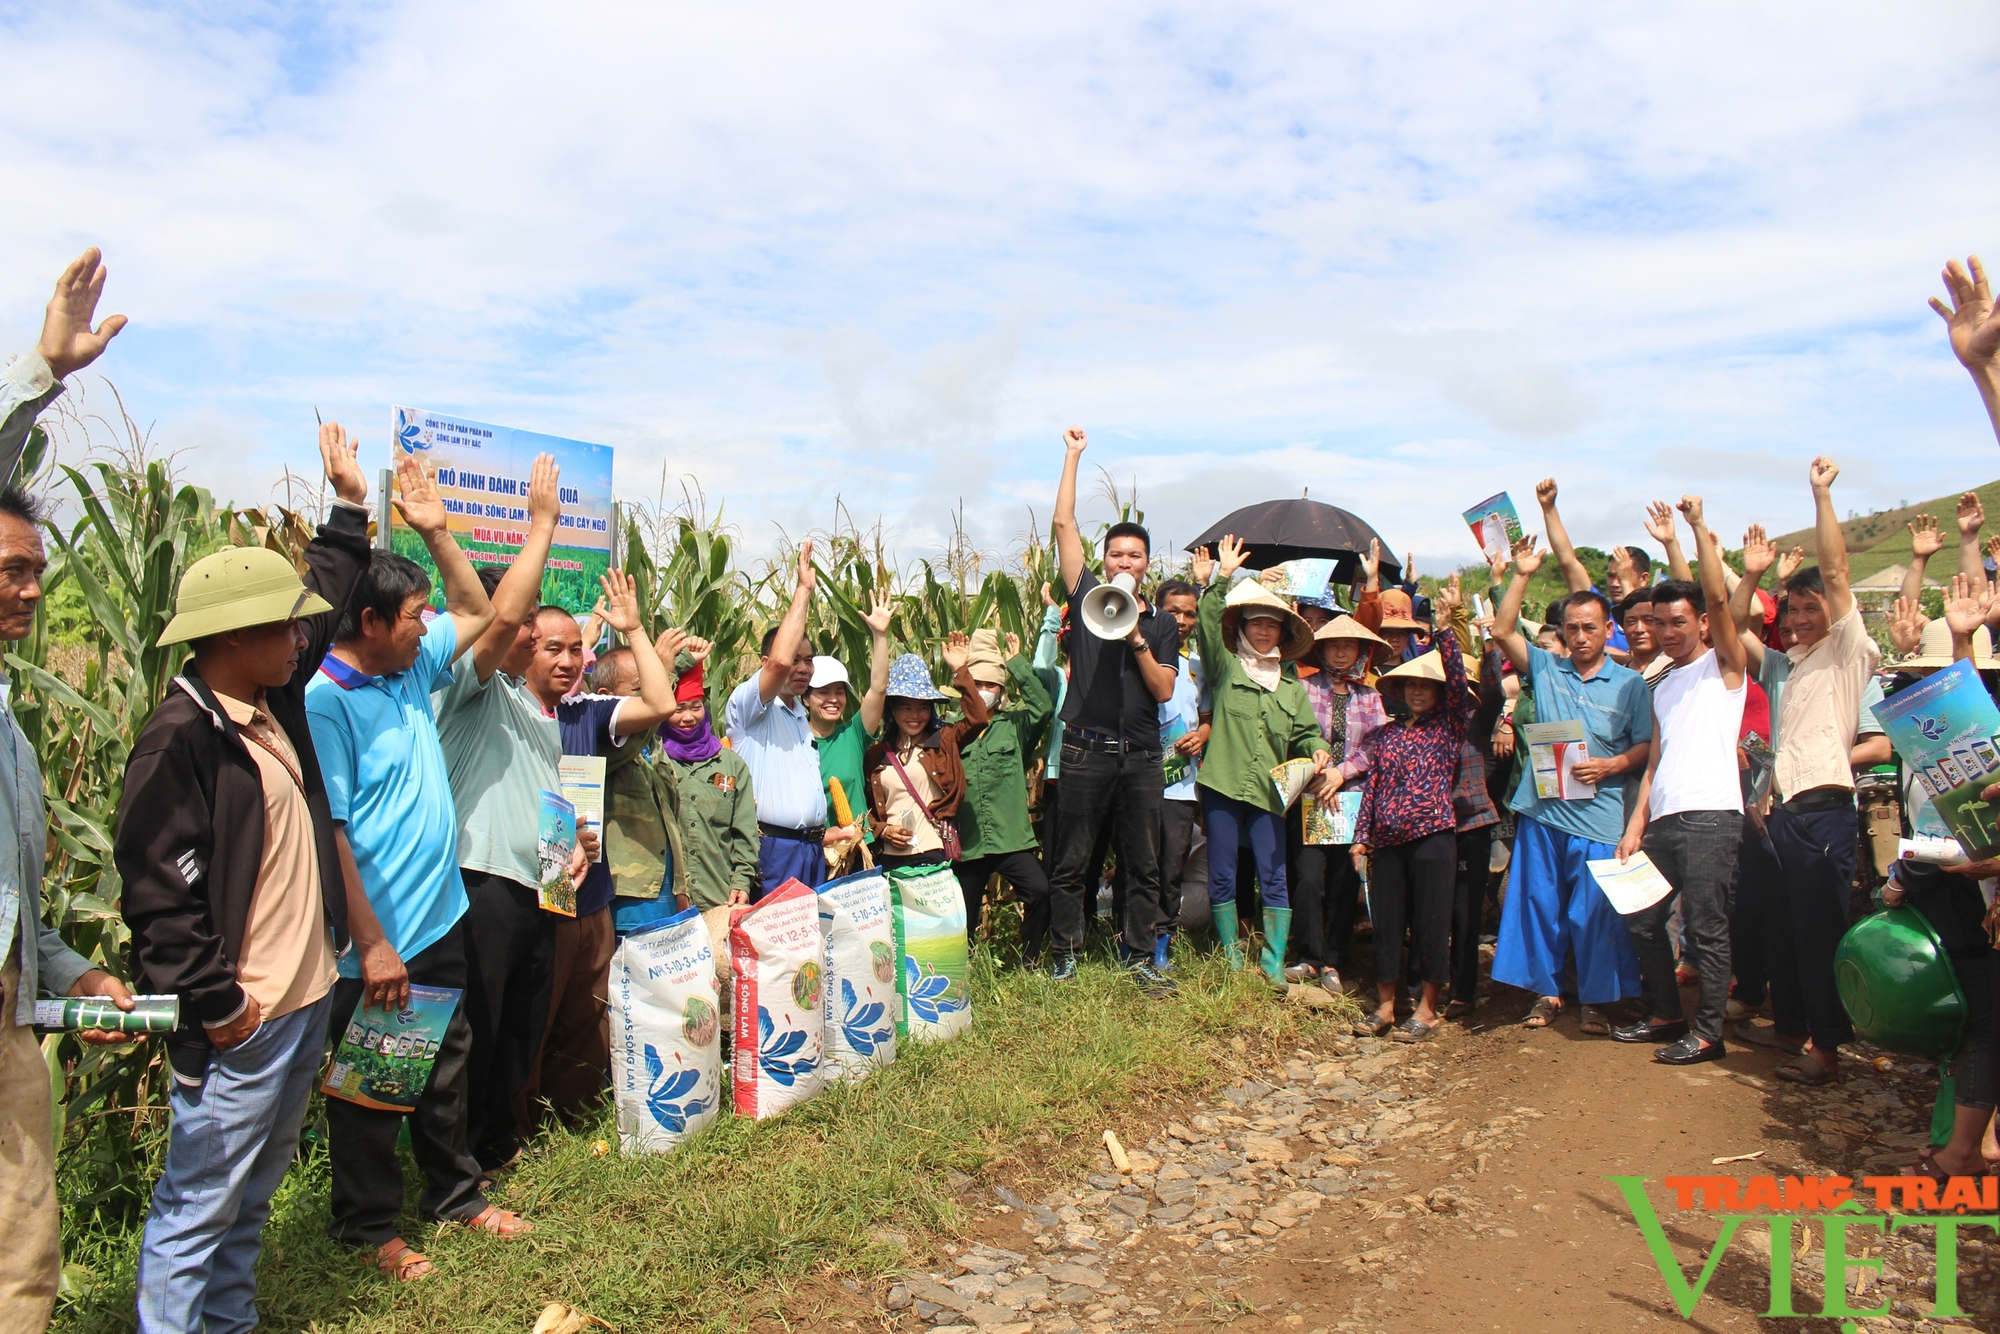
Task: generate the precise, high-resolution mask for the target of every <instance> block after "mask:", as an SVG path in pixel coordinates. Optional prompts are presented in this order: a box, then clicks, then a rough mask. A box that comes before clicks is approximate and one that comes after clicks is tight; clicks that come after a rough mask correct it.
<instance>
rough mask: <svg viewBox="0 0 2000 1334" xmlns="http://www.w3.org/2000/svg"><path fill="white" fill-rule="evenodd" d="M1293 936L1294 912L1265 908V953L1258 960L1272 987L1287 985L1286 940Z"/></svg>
mask: <svg viewBox="0 0 2000 1334" xmlns="http://www.w3.org/2000/svg"><path fill="white" fill-rule="evenodd" d="M1291 934H1292V910H1291V909H1290V908H1273V907H1271V906H1270V905H1269V904H1266V905H1265V906H1264V953H1263V956H1262V957H1261V958H1260V959H1259V960H1258V962H1259V963H1261V964H1263V965H1264V976H1265V977H1268V978H1270V979H1271V985H1272V986H1274V987H1282V986H1284V985H1285V938H1286V937H1287V936H1289V935H1291Z"/></svg>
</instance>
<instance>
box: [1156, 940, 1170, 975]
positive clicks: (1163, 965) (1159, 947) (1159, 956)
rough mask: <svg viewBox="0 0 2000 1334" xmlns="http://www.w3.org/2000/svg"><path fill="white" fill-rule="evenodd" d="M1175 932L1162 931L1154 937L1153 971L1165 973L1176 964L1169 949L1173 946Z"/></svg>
mask: <svg viewBox="0 0 2000 1334" xmlns="http://www.w3.org/2000/svg"><path fill="white" fill-rule="evenodd" d="M1173 943H1174V933H1173V932H1171V931H1162V932H1160V934H1159V935H1157V936H1155V937H1154V938H1153V971H1154V972H1156V973H1164V972H1167V971H1168V970H1169V969H1171V968H1172V967H1173V966H1174V965H1173V962H1172V959H1171V957H1170V956H1169V954H1168V951H1169V950H1170V949H1171V948H1172V947H1173Z"/></svg>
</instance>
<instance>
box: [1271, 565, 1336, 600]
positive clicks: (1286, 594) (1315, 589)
mask: <svg viewBox="0 0 2000 1334" xmlns="http://www.w3.org/2000/svg"><path fill="white" fill-rule="evenodd" d="M1278 568H1279V569H1281V570H1283V571H1284V572H1285V577H1284V579H1283V581H1282V582H1280V583H1279V585H1278V586H1277V588H1276V589H1275V590H1273V591H1274V592H1276V593H1277V595H1278V596H1279V597H1283V598H1316V597H1319V596H1320V595H1321V594H1323V593H1325V592H1326V585H1327V581H1328V580H1330V579H1332V578H1333V561H1331V560H1329V559H1326V558H1323V557H1318V556H1310V557H1305V558H1302V559H1300V560H1288V561H1286V562H1285V563H1284V564H1283V565H1280V566H1279V567H1278Z"/></svg>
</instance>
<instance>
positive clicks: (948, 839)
mask: <svg viewBox="0 0 2000 1334" xmlns="http://www.w3.org/2000/svg"><path fill="white" fill-rule="evenodd" d="M882 749H883V753H885V754H886V755H888V757H889V763H891V764H893V765H895V766H896V776H897V777H898V778H901V779H902V780H903V791H905V792H907V793H909V794H910V799H911V800H912V801H914V802H916V803H917V809H918V810H920V811H922V812H923V813H924V818H925V819H926V820H929V821H930V822H931V828H933V829H935V830H937V834H938V842H940V843H942V844H944V857H945V860H946V861H951V862H955V861H957V860H958V858H959V853H960V851H961V849H960V847H959V842H958V821H956V820H954V819H952V818H951V817H949V816H946V817H945V818H944V819H942V820H940V819H938V817H937V815H936V813H935V812H933V811H932V810H931V804H930V803H929V802H928V801H925V800H924V799H923V798H922V797H920V796H918V795H917V785H916V784H915V783H912V782H911V781H910V775H909V771H908V770H906V769H904V768H903V762H902V761H901V760H899V759H897V758H896V748H895V747H894V746H884V747H883V748H882Z"/></svg>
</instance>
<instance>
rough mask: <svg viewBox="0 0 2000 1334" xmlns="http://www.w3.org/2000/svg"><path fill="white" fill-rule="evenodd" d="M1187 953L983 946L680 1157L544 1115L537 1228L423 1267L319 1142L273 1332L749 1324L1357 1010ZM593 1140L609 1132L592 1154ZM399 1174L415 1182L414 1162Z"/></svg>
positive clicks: (264, 1284) (266, 1306) (470, 1240)
mask: <svg viewBox="0 0 2000 1334" xmlns="http://www.w3.org/2000/svg"><path fill="white" fill-rule="evenodd" d="M1180 968H1181V970H1182V973H1183V976H1182V980H1181V987H1180V990H1179V992H1178V993H1177V994H1176V995H1174V996H1171V997H1168V998H1164V999H1160V1000H1147V999H1145V998H1143V997H1141V996H1140V995H1139V993H1138V991H1137V990H1136V989H1135V987H1134V986H1133V984H1132V983H1131V982H1130V981H1129V980H1127V979H1126V978H1124V977H1123V976H1121V975H1120V974H1119V973H1117V972H1116V971H1115V970H1113V969H1112V968H1110V967H1108V966H1106V965H1102V964H1092V965H1087V966H1086V967H1085V968H1084V969H1083V970H1082V972H1081V974H1080V977H1079V979H1078V981H1077V982H1076V983H1075V984H1073V985H1069V986H1064V987H1057V986H1056V985H1055V984H1054V983H1052V982H1051V981H1049V980H1048V979H1047V978H1046V977H1045V976H1041V975H1023V974H1020V973H1007V974H1001V975H997V976H996V974H995V973H994V971H993V969H992V968H991V966H990V962H989V959H988V956H987V955H986V954H985V953H984V952H983V951H982V952H981V953H980V954H979V955H978V956H976V960H975V964H974V968H973V978H972V982H973V998H974V999H973V1027H972V1029H971V1030H970V1031H969V1032H967V1033H965V1034H963V1035H961V1036H960V1037H959V1038H957V1039H956V1040H954V1041H951V1042H948V1043H943V1044H939V1045H935V1046H926V1045H917V1044H904V1046H903V1047H902V1050H901V1052H900V1053H899V1056H898V1059H897V1061H896V1063H895V1064H894V1065H892V1066H890V1067H889V1068H887V1069H886V1070H881V1071H878V1072H877V1073H875V1074H874V1075H873V1076H871V1077H870V1078H869V1079H867V1080H865V1081H863V1082H861V1083H859V1084H856V1085H849V1086H840V1087H835V1088H831V1089H828V1090H826V1091H824V1092H822V1093H821V1094H820V1095H819V1096H818V1097H816V1098H814V1099H813V1100H812V1101H810V1102H808V1103H805V1104H804V1105H802V1106H800V1107H797V1108H795V1109H793V1110H792V1111H790V1112H787V1113H786V1114H785V1115H783V1116H781V1117H779V1118H776V1119H774V1120H772V1121H768V1122H762V1123H758V1122H751V1121H747V1120H743V1119H740V1118H736V1117H732V1116H724V1117H722V1118H720V1119H719V1120H718V1121H717V1122H716V1123H715V1124H713V1125H712V1126H710V1127H709V1128H708V1129H706V1130H705V1131H703V1132H702V1133H701V1134H700V1135H698V1136H696V1137H695V1138H694V1139H692V1140H690V1141H689V1142H688V1143H687V1144H685V1145H684V1146H683V1147H682V1148H681V1150H680V1151H679V1152H677V1153H675V1154H672V1155H669V1156H666V1157H639V1158H627V1157H622V1156H620V1155H619V1154H618V1153H617V1152H616V1149H615V1145H616V1139H617V1137H616V1134H615V1131H614V1129H613V1127H612V1124H611V1117H610V1113H609V1112H608V1111H607V1112H606V1113H605V1114H604V1115H603V1116H602V1117H601V1118H600V1120H599V1121H598V1123H597V1124H595V1125H593V1126H589V1127H586V1128H585V1129H583V1130H582V1131H580V1132H576V1133H570V1132H565V1131H560V1130H558V1131H550V1132H548V1133H546V1134H545V1135H544V1136H543V1137H542V1138H541V1139H539V1140H538V1141H537V1142H536V1144H535V1146H534V1148H533V1151H532V1152H531V1153H530V1154H529V1155H528V1156H527V1157H526V1158H525V1159H524V1160H523V1163H522V1165H521V1166H520V1167H519V1168H517V1169H516V1170H515V1171H514V1173H513V1174H512V1175H511V1176H510V1177H508V1178H507V1179H506V1180H505V1181H504V1182H503V1184H502V1185H501V1187H500V1188H499V1189H498V1190H497V1191H496V1192H495V1196H494V1198H495V1202H496V1203H499V1204H501V1205H503V1206H504V1207H507V1208H510V1209H516V1210H520V1211H522V1212H524V1213H526V1214H528V1215H529V1216H530V1217H532V1218H533V1219H534V1221H535V1224H536V1227H537V1231H536V1233H535V1235H534V1237H533V1238H532V1239H530V1240H528V1241H525V1242H522V1241H516V1242H503V1241H500V1240H497V1239H494V1238H490V1237H486V1236H480V1235H475V1234H473V1233H471V1232H469V1231H468V1230H466V1229H463V1228H445V1229H435V1228H429V1229H424V1230H422V1231H420V1232H410V1233H406V1234H405V1235H407V1236H409V1238H410V1240H411V1241H412V1242H414V1243H415V1244H417V1245H418V1246H420V1247H421V1248H422V1249H423V1250H424V1251H425V1253H426V1254H428V1255H430V1256H431V1258H432V1259H433V1260H434V1261H435V1262H436V1264H437V1270H436V1272H435V1273H434V1274H432V1275H431V1276H430V1277H429V1278H427V1279H425V1280H423V1281H422V1282H420V1283H416V1284H412V1285H408V1286H403V1287H396V1286H392V1285H391V1284H389V1283H387V1282H385V1281H383V1280H381V1279H379V1278H377V1277H376V1276H375V1275H374V1273H373V1270H372V1268H371V1267H370V1266H369V1265H368V1264H367V1262H366V1260H365V1259H364V1258H362V1257H359V1256H357V1255H356V1254H355V1253H354V1252H351V1251H348V1250H346V1249H344V1248H342V1247H339V1246H336V1245H335V1244H334V1243H333V1242H332V1241H330V1240H328V1239H327V1237H326V1234H325V1227H326V1221H327V1183H328V1174H327V1165H326V1157H325V1152H324V1149H323V1148H320V1147H314V1148H313V1149H312V1151H311V1152H310V1153H309V1155H308V1156H307V1157H306V1158H305V1160H304V1161H303V1163H302V1164H301V1166H299V1167H296V1168H294V1170H293V1171H292V1173H291V1174H290V1175H289V1176H288V1177H287V1179H286V1182H285V1185H284V1188H283V1189H282V1190H281V1191H280V1193H279V1195H278V1198H277V1200H276V1201H275V1207H274V1210H273V1216H272V1221H271V1224H270V1226H269V1227H268V1228H267V1229H266V1232H265V1247H264V1255H263V1261H262V1264H261V1266H260V1269H259V1279H258V1293H259V1306H260V1310H261V1313H262V1317H263V1321H264V1324H265V1327H267V1328H269V1329H271V1330H274V1331H290V1330H309V1329H310V1330H315V1331H328V1332H330V1331H334V1330H343V1331H356V1332H357V1334H360V1332H365V1331H390V1330H393V1331H396V1332H397V1334H416V1332H417V1331H447V1330H449V1331H454V1334H456V1332H458V1331H466V1330H503V1329H504V1330H513V1331H519V1330H522V1329H525V1328H527V1326H528V1325H529V1324H531V1323H532V1322H533V1320H534V1317H535V1314H536V1313H537V1312H538V1311H539V1310H540V1309H541V1308H542V1306H543V1305H545V1304H546V1303H548V1302H551V1301H562V1302H567V1303H569V1304H571V1305H574V1306H576V1307H579V1308H581V1309H582V1310H584V1311H587V1312H589V1313H590V1314H592V1315H594V1316H597V1317H600V1318H601V1319H604V1320H606V1321H609V1322H610V1323H611V1324H612V1325H613V1326H615V1327H617V1328H619V1329H646V1330H654V1329H672V1330H703V1331H706V1330H723V1329H741V1328H743V1326H744V1325H745V1323H747V1320H748V1318H749V1315H750V1314H751V1313H752V1312H755V1311H763V1310H769V1309H770V1305H769V1299H770V1297H771V1295H772V1293H773V1290H777V1291H778V1292H782V1291H783V1290H784V1289H785V1288H786V1287H787V1286H789V1285H794V1284H797V1283H800V1282H803V1281H805V1280H808V1279H813V1278H818V1277H820V1276H823V1275H826V1274H829V1273H831V1274H851V1275H855V1276H869V1275H875V1274H879V1273H881V1272H883V1271H885V1270H887V1269H890V1268H893V1267H895V1266H896V1265H897V1264H898V1263H899V1260H900V1257H901V1256H902V1254H903V1251H902V1249H901V1246H900V1244H899V1243H898V1242H897V1241H896V1239H895V1238H893V1237H889V1238H880V1234H881V1233H882V1231H883V1230H884V1229H891V1230H893V1231H894V1232H896V1233H901V1234H904V1235H906V1236H907V1237H908V1238H909V1244H910V1246H911V1247H912V1248H913V1249H914V1250H916V1251H917V1252H919V1253H921V1251H922V1250H923V1248H924V1246H925V1243H926V1238H927V1237H928V1236H930V1235H934V1234H940V1233H950V1232H952V1231H953V1230H955V1229H956V1228H957V1227H958V1226H959V1225H960V1223H961V1222H962V1221H963V1220H962V1219H961V1217H960V1213H959V1210H958V1208H957V1206H956V1205H955V1204H954V1202H953V1199H952V1196H951V1191H950V1187H949V1184H948V1183H949V1180H950V1177H951V1174H952V1173H954V1172H965V1173H977V1172H979V1171H981V1170H982V1169H987V1168H992V1169H994V1170H995V1171H996V1172H997V1173H999V1174H1001V1175H1005V1176H1009V1177H1013V1176H1017V1175H1020V1176H1028V1177H1032V1176H1034V1175H1037V1174H1038V1173H1042V1172H1053V1171H1060V1170H1068V1169H1073V1168H1076V1167H1078V1166H1080V1165H1081V1164H1082V1163H1084V1162H1086V1161H1087V1160H1088V1158H1089V1156H1090V1154H1091V1153H1092V1151H1093V1150H1094V1149H1095V1147H1096V1145H1097V1143H1098V1139H1099V1137H1100V1136H1101V1134H1102V1132H1103V1129H1104V1128H1105V1126H1106V1125H1108V1124H1112V1122H1113V1119H1114V1118H1115V1117H1117V1116H1119V1115H1120V1114H1121V1113H1128V1114H1129V1113H1136V1114H1137V1115H1140V1116H1143V1117H1148V1118H1150V1117H1152V1116H1154V1115H1157V1113H1158V1111H1159V1110H1160V1104H1161V1102H1162V1100H1164V1099H1167V1098H1172V1097H1176V1096H1181V1095H1191V1094H1195V1093H1198V1092H1202V1091H1205V1090H1208V1089H1211V1088H1213V1087H1216V1086H1218V1085H1219V1084H1221V1083H1223V1082H1227V1081H1228V1080H1229V1079H1231V1078H1233V1077H1234V1072H1235V1069H1236V1068H1237V1066H1238V1063H1239V1061H1240V1060H1241V1059H1242V1058H1241V1055H1240V1053H1242V1052H1244V1051H1245V1050H1246V1048H1247V1049H1248V1050H1253V1051H1254V1050H1256V1049H1257V1048H1259V1047H1268V1046H1270V1045H1272V1044H1281V1043H1290V1044H1293V1045H1296V1044H1298V1043H1300V1042H1307V1043H1310V1042H1311V1041H1313V1040H1314V1039H1315V1038H1316V1037H1317V1036H1319V1035H1320V1034H1321V1033H1323V1032H1326V1031H1331V1028H1332V1025H1333V1024H1334V1023H1335V1021H1334V1020H1333V1019H1331V1018H1329V1017H1328V1016H1330V1015H1334V1014H1339V1013H1341V1012H1340V1011H1327V1010H1319V1011H1315V1010H1308V1009H1306V1008H1305V1007H1303V1006H1293V1005H1284V1004H1280V1003H1277V1002H1276V1001H1274V1000H1273V999H1272V996H1271V992H1270V990H1269V988H1268V987H1267V986H1266V985H1264V984H1263V982H1262V981H1261V980H1260V979H1258V978H1256V977H1254V976H1251V975H1247V974H1237V973H1232V972H1231V971H1230V970H1228V969H1227V968H1226V967H1225V966H1224V965H1223V964H1222V963H1220V962H1219V961H1218V960H1215V959H1204V958H1199V957H1195V956H1188V957H1186V958H1184V959H1183V960H1182V962H1181V964H1180ZM1349 1017H1351V1016H1349ZM1342 1029H1343V1031H1344V1024H1343V1025H1342ZM1245 1040H1247V1041H1245ZM600 1141H603V1142H609V1143H610V1144H611V1145H612V1146H613V1151H612V1152H611V1153H609V1154H608V1155H605V1156H601V1157H600V1156H596V1154H595V1145H596V1144H597V1143H598V1142H600ZM321 1143H323V1141H319V1140H315V1141H314V1145H315V1146H317V1145H319V1144H321ZM405 1179H406V1180H407V1181H411V1182H414V1181H415V1180H416V1174H415V1172H414V1169H413V1168H412V1167H411V1166H410V1165H409V1162H408V1160H407V1158H406V1159H405ZM413 1202H414V1196H412V1204H413ZM412 1212H413V1209H412ZM406 1226H410V1227H415V1222H414V1218H413V1217H412V1218H410V1219H408V1220H407V1221H406ZM871 1234H875V1236H876V1237H877V1238H880V1239H871ZM136 1243H137V1236H136V1234H133V1233H125V1234H119V1235H110V1236H101V1237H97V1238H94V1239H76V1238H72V1239H71V1242H70V1254H69V1256H68V1258H69V1260H70V1261H71V1263H72V1265H73V1266H75V1265H81V1266H85V1267H87V1269H88V1270H90V1271H94V1281H93V1280H90V1278H89V1276H87V1275H86V1274H84V1273H83V1272H81V1271H79V1270H76V1269H72V1271H71V1272H72V1275H73V1278H75V1279H85V1280H86V1281H90V1284H91V1285H90V1287H89V1290H88V1292H87V1293H86V1294H82V1295H80V1296H79V1297H78V1298H76V1299H74V1300H71V1301H68V1302H66V1303H65V1304H64V1306H63V1308H62V1309H61V1310H60V1311H59V1313H58V1317H57V1320H56V1324H55V1328H56V1329H57V1330H59V1331H64V1332H65V1334H72V1332H74V1334H82V1332H83V1331H90V1332H92V1334H97V1332H100V1331H114V1330H116V1331H122V1330H126V1329H129V1328H131V1327H132V1323H133V1322H132V1317H131V1312H132V1300H133V1298H132V1274H133V1264H134V1248H135V1246H136Z"/></svg>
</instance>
